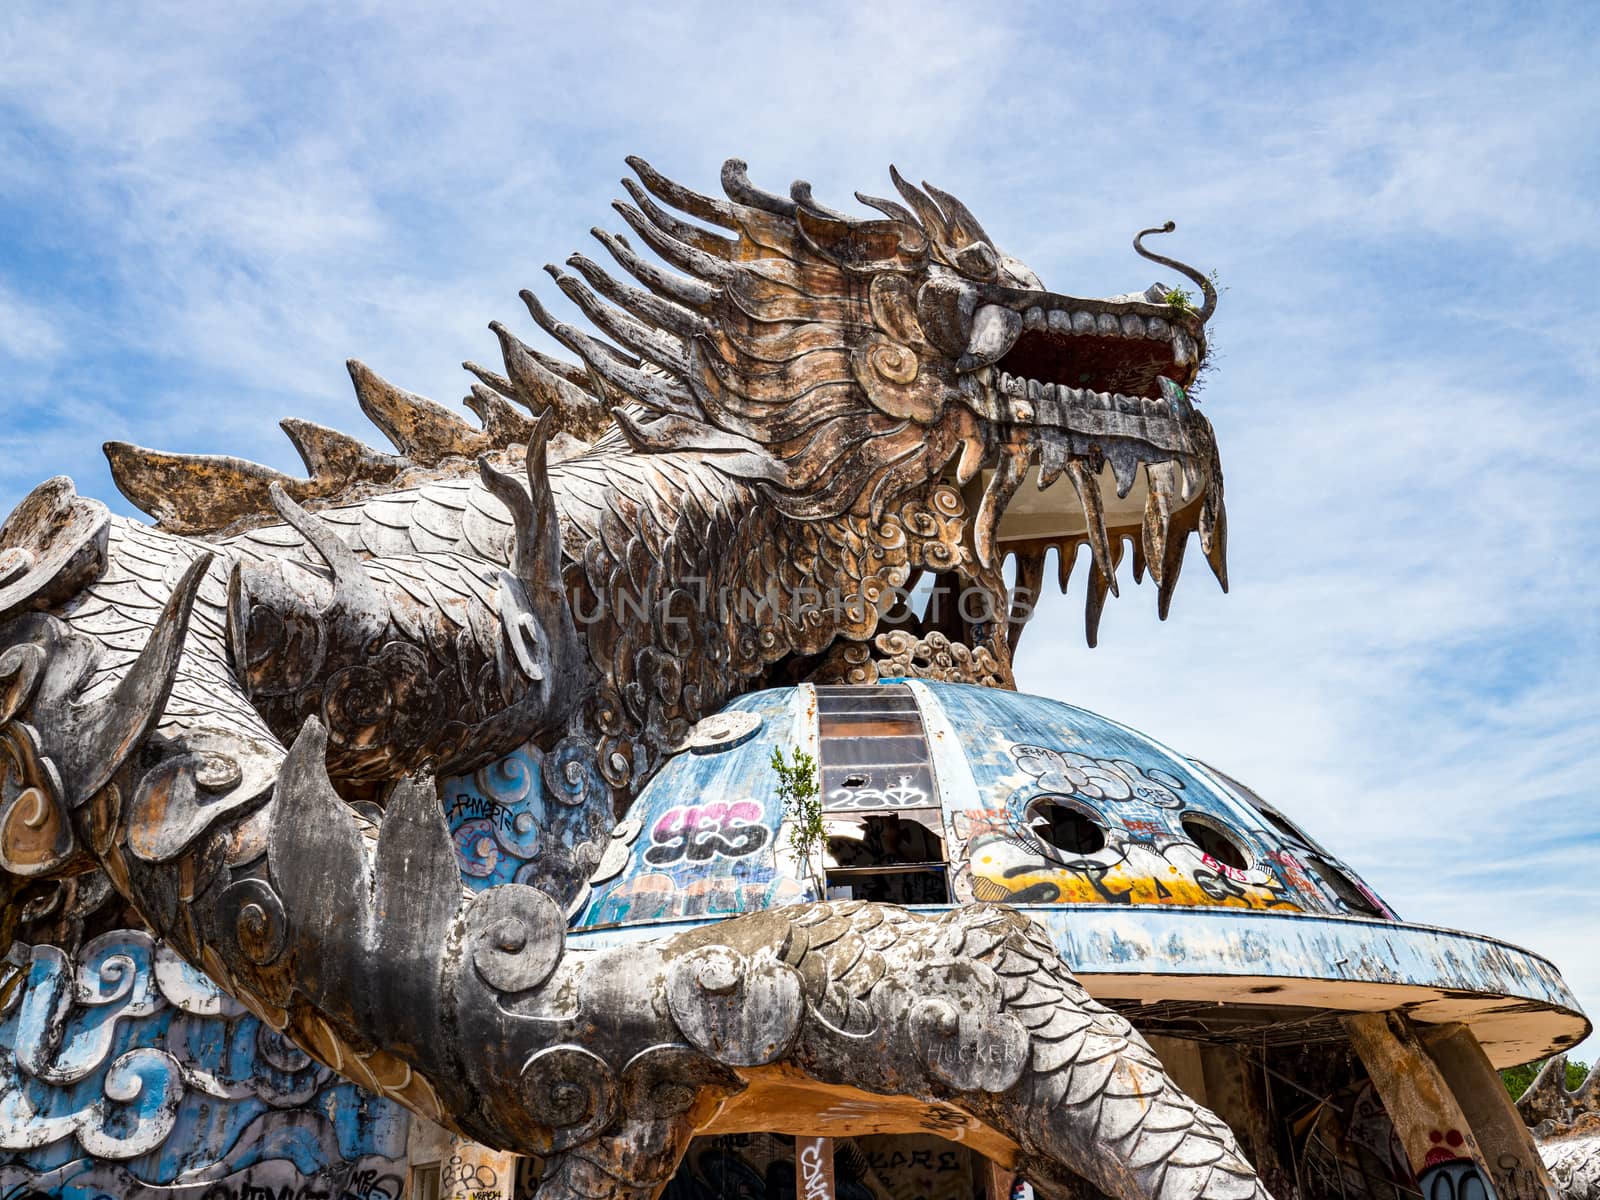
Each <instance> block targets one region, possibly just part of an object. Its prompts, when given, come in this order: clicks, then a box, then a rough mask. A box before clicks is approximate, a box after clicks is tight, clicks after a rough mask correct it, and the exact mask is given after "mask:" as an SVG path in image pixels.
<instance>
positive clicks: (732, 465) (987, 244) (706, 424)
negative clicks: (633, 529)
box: [507, 158, 1227, 644]
mask: <svg viewBox="0 0 1600 1200" xmlns="http://www.w3.org/2000/svg"><path fill="white" fill-rule="evenodd" d="M628 161H629V164H630V165H631V166H632V167H633V169H634V170H635V172H636V173H637V175H638V180H637V181H635V180H633V179H627V180H624V186H625V187H626V188H627V190H628V192H629V194H630V196H631V197H632V201H633V203H631V204H630V203H625V202H619V203H617V205H616V208H617V211H618V212H619V213H620V214H621V215H622V217H623V219H624V220H626V221H627V223H628V224H629V226H630V227H631V228H632V229H633V231H634V232H635V233H636V234H637V235H638V238H639V239H640V240H641V241H642V242H644V243H645V244H646V245H647V246H648V247H649V248H650V249H651V250H653V251H654V252H655V254H656V255H657V256H659V258H660V259H661V260H664V261H665V262H666V263H668V264H670V265H671V266H672V267H675V268H677V271H670V270H664V269H663V268H662V267H661V266H660V265H658V263H657V262H655V261H654V260H651V259H647V258H645V257H643V256H641V255H640V254H639V253H638V252H637V251H636V250H635V248H634V247H633V245H632V244H631V243H630V242H629V241H628V240H627V239H626V238H624V237H619V236H616V235H614V234H611V233H607V232H605V231H603V230H598V229H597V230H595V236H596V237H597V238H598V239H599V240H600V242H601V243H602V244H603V245H604V246H605V248H606V250H607V251H609V253H610V254H611V256H612V257H613V258H614V259H615V260H616V261H617V262H618V263H619V264H620V265H621V266H622V267H623V268H624V269H625V270H626V271H627V272H628V273H629V274H630V275H632V276H633V277H634V278H635V279H637V280H638V281H639V282H640V283H642V284H643V285H644V287H643V288H642V289H641V288H637V287H633V286H630V285H626V284H624V283H622V282H620V281H619V280H617V279H615V278H613V277H612V276H611V275H610V274H608V273H607V272H606V271H605V270H604V269H602V268H601V267H600V266H599V265H597V264H596V263H595V262H593V261H591V260H590V259H588V258H586V257H585V256H583V255H581V254H575V255H573V256H572V257H571V258H570V259H568V266H569V267H570V268H572V271H573V272H575V274H572V273H568V272H566V271H563V270H561V269H560V268H556V267H550V268H548V269H549V270H550V272H551V274H552V275H553V276H554V277H555V278H556V280H557V282H558V284H559V285H560V287H561V289H562V290H563V291H564V292H565V293H566V295H567V296H568V297H569V298H571V299H572V300H573V301H574V302H575V303H576V304H577V305H578V307H579V308H581V309H582V310H583V312H584V313H585V314H586V315H587V316H588V317H589V319H590V320H591V321H593V322H594V323H595V325H596V326H597V327H598V328H599V329H601V330H602V331H603V332H604V333H605V334H607V335H608V336H609V337H610V338H611V339H612V341H613V342H614V343H616V344H615V345H613V344H610V343H607V342H604V341H600V340H597V339H595V338H593V337H591V336H589V335H588V334H586V333H583V332H581V331H579V330H577V329H575V328H573V327H572V326H570V325H567V324H565V323H563V322H561V321H559V320H557V319H555V318H554V317H552V316H551V315H550V314H549V313H548V312H547V311H546V310H545V309H544V308H543V307H542V306H541V305H540V304H539V303H538V301H537V300H535V299H534V298H533V297H532V296H531V295H529V294H526V293H525V294H524V299H525V300H526V301H527V302H528V304H529V307H530V309H531V310H532V312H533V315H534V317H535V319H536V320H537V321H538V322H539V324H540V325H541V326H542V327H543V328H544V329H545V330H546V331H548V332H549V333H551V334H552V335H553V336H554V337H555V338H557V339H558V340H559V341H561V342H562V343H563V344H564V345H565V346H567V347H568V348H569V349H570V350H572V351H573V352H574V353H576V354H577V355H579V356H580V357H581V358H582V360H583V363H584V371H585V372H586V373H587V375H588V381H587V385H586V386H585V388H584V390H585V391H587V392H589V393H591V394H598V395H600V396H601V397H607V398H609V399H610V400H611V403H612V408H613V414H614V416H615V418H616V420H617V423H618V424H619V426H620V427H621V430H622V432H623V434H624V435H625V436H626V437H627V438H628V440H629V441H630V442H631V443H632V444H633V446H634V448H635V449H637V450H640V451H643V452H669V451H685V450H689V451H694V452H697V453H701V454H705V455H708V456H710V458H709V460H710V461H711V462H712V463H713V464H714V465H716V466H717V467H718V468H719V469H720V470H722V471H724V472H726V473H727V474H730V475H733V476H738V477H741V478H744V479H747V480H750V481H753V482H754V483H755V484H756V485H757V486H758V487H759V488H760V489H761V490H762V491H763V492H764V493H765V494H766V495H767V496H768V497H769V498H770V499H771V501H772V502H773V503H774V504H775V505H776V506H777V507H778V508H780V509H781V510H782V511H784V512H785V513H787V514H789V515H791V516H793V517H796V518H801V519H811V520H816V519H830V518H837V517H840V516H841V515H845V514H850V515H854V516H856V517H864V518H868V519H870V520H872V521H873V522H874V523H876V522H877V521H878V519H879V518H880V517H881V516H882V515H883V514H884V513H885V512H886V511H888V510H889V509H890V508H891V506H892V505H894V504H897V503H899V502H900V501H901V500H902V499H903V498H904V497H906V496H908V495H910V494H913V493H915V492H917V491H918V490H920V489H926V488H927V487H929V486H931V485H934V484H937V483H941V482H943V483H948V484H953V485H955V486H956V487H959V488H961V489H963V490H964V491H965V493H966V494H967V496H968V499H969V502H970V505H971V508H972V510H973V512H972V520H971V521H970V524H969V529H970V536H969V550H970V554H971V558H972V559H973V560H974V561H975V563H976V565H977V570H975V571H974V572H973V573H972V578H973V579H974V580H976V581H979V582H980V583H982V582H984V581H987V585H988V586H990V587H992V588H996V589H998V590H999V591H1000V592H1002V593H1003V592H1004V590H1005V589H1004V584H1003V583H1002V582H1001V579H1002V576H1001V573H1000V570H999V567H1000V565H1001V562H1002V559H1003V558H1004V557H1006V556H1007V555H1009V554H1012V553H1015V554H1016V555H1017V556H1018V563H1019V575H1018V579H1017V584H1018V588H1019V590H1020V589H1022V588H1028V589H1030V590H1031V591H1033V592H1034V593H1035V594H1036V592H1037V587H1038V583H1039V576H1040V574H1041V571H1042V565H1043V561H1044V556H1045V554H1046V552H1047V551H1048V550H1050V549H1052V548H1054V549H1056V550H1057V552H1058V556H1059V571H1060V578H1061V583H1062V587H1063V589H1064V588H1065V586H1066V579H1067V575H1068V573H1069V572H1070V570H1071V566H1072V561H1073V558H1074V557H1075V555H1076V552H1077V549H1078V547H1079V546H1080V545H1082V544H1085V543H1087V544H1088V546H1089V547H1090V550H1091V554H1092V558H1093V562H1094V568H1093V571H1092V576H1091V585H1090V590H1089V600H1088V608H1089V613H1088V617H1089V640H1090V643H1091V644H1093V642H1094V639H1095V628H1096V626H1097V624H1098V618H1099V610H1100V607H1101V605H1102V604H1103V601H1104V596H1105V593H1106V591H1107V590H1108V589H1109V590H1110V591H1111V592H1112V593H1115V592H1116V567H1117V564H1118V562H1119V561H1120V559H1121V558H1122V556H1123V546H1124V542H1125V541H1131V542H1132V544H1133V550H1134V569H1135V574H1136V576H1142V573H1143V570H1144V569H1145V567H1146V566H1148V568H1149V570H1150V573H1151V575H1152V577H1153V578H1154V579H1155V581H1156V583H1157V585H1158V587H1159V589H1160V608H1161V614H1162V616H1163V617H1164V616H1165V615H1166V610H1167V605H1168V603H1169V599H1170V595H1171V589H1172V585H1173V584H1174V583H1175V582H1176V578H1177V574H1178V569H1179V566H1180V564H1181V560H1182V554H1183V549H1184V545H1185V543H1186V541H1187V536H1188V534H1189V533H1190V532H1198V533H1199V535H1200V539H1201V543H1202V547H1203V549H1204V551H1205V553H1206V556H1207V559H1208V561H1209V562H1210V564H1211V566H1212V568H1213V570H1214V571H1215V572H1216V574H1217V577H1218V579H1219V581H1221V582H1222V584H1223V586H1224V587H1226V586H1227V585H1226V574H1225V570H1226V568H1225V565H1224V562H1225V560H1224V555H1225V546H1226V526H1225V517H1224V512H1223V507H1222V473H1221V469H1220V466H1219V463H1218V459H1217V455H1216V444H1215V440H1214V438H1213V437H1212V433H1211V427H1210V424H1209V423H1208V422H1207V421H1206V419H1205V418H1204V417H1203V416H1202V415H1201V414H1200V413H1199V412H1197V411H1196V410H1195V408H1194V406H1193V404H1192V403H1191V402H1190V400H1189V398H1188V394H1187V391H1186V389H1187V388H1189V387H1190V386H1191V385H1192V384H1193V382H1194V380H1195V377H1196V375H1197V373H1198V372H1199V370H1200V368H1201V365H1202V363H1203V361H1204V359H1205V354H1206V337H1205V322H1206V320H1207V319H1208V318H1209V317H1210V315H1211V313H1212V311H1213V309H1214V308H1215V305H1216V292H1215V290H1214V288H1213V287H1212V285H1211V283H1210V282H1209V281H1208V280H1207V279H1206V278H1205V277H1204V276H1202V275H1201V274H1200V273H1199V272H1197V271H1195V270H1193V269H1192V268H1190V267H1187V266H1185V265H1183V264H1181V263H1178V262H1175V261H1173V260H1171V259H1168V258H1164V257H1162V256H1160V255H1157V254H1154V253H1152V252H1151V251H1149V250H1147V249H1145V247H1144V245H1143V239H1144V238H1145V237H1147V236H1148V235H1150V234H1152V233H1157V232H1165V231H1167V230H1170V229H1171V228H1172V226H1171V224H1170V223H1169V224H1168V225H1167V226H1165V227H1163V229H1161V230H1145V231H1144V232H1143V233H1141V234H1140V235H1139V236H1138V237H1137V238H1135V240H1134V247H1135V249H1136V250H1137V251H1138V252H1139V253H1140V254H1142V255H1143V256H1144V257H1146V258H1149V259H1152V260H1153V261H1156V262H1160V263H1163V264H1166V265H1168V266H1170V267H1172V268H1173V269H1174V270H1177V271H1179V272H1182V273H1183V274H1184V275H1186V276H1188V277H1189V278H1190V279H1192V280H1194V282H1195V283H1196V284H1197V285H1198V286H1199V288H1200V291H1201V294H1202V295H1203V297H1204V302H1203V304H1202V305H1201V306H1200V307H1198V308H1196V307H1194V306H1193V305H1192V304H1190V303H1189V300H1188V297H1187V293H1185V292H1183V291H1181V290H1178V289H1169V288H1167V287H1166V286H1165V285H1162V284H1156V285H1154V286H1152V287H1151V288H1149V289H1148V290H1147V291H1145V292H1140V293H1132V294H1128V295H1121V296H1115V297H1110V298H1102V299H1089V298H1084V297H1078V296H1071V295H1066V294H1063V293H1059V292H1052V291H1050V290H1048V289H1046V288H1045V287H1044V285H1043V284H1042V283H1041V282H1040V280H1039V278H1038V276H1037V275H1036V274H1035V273H1034V272H1033V271H1032V270H1030V269H1029V268H1028V267H1027V266H1025V265H1024V264H1023V263H1021V262H1019V261H1018V260H1017V259H1015V258H1013V257H1011V256H1010V255H1008V254H1006V253H1004V252H1003V251H1001V250H1000V249H999V248H998V246H997V245H996V243H995V241H994V239H993V238H992V237H990V236H989V234H988V233H987V232H986V231H985V230H984V228H983V227H982V225H980V224H979V223H978V221H977V219H976V218H975V217H974V216H973V215H972V213H971V212H970V211H969V210H968V209H967V207H966V206H965V205H964V204H962V202H961V201H959V200H958V199H956V198H955V197H954V196H951V195H949V194H948V193H946V192H943V191H941V190H939V189H938V188H935V187H932V186H930V185H927V184H924V185H923V187H921V188H918V187H916V186H914V185H913V184H910V183H908V182H907V181H906V180H905V179H903V178H901V176H900V174H899V173H898V172H897V171H894V170H893V169H892V168H891V174H892V177H893V180H894V185H895V187H896V189H897V190H898V192H899V194H900V196H901V197H902V199H903V201H904V203H901V202H899V201H893V200H886V199H881V198H877V197H873V196H866V195H862V194H860V193H858V194H857V199H858V200H859V201H861V202H862V203H863V204H865V205H867V206H869V207H871V208H873V209H875V210H877V212H878V213H879V214H881V216H877V217H873V218H864V217H853V216H848V215H846V214H843V213H840V212H837V211H834V210H832V209H829V208H825V207H824V206H823V205H821V204H820V203H818V202H817V201H816V200H815V199H814V198H813V196H812V194H811V188H810V185H809V184H806V183H804V182H797V183H796V184H795V185H794V186H793V188H792V189H791V191H790V195H789V196H788V197H784V196H779V195H775V194H772V193H769V192H766V191H763V190H761V189H759V188H757V187H756V186H755V185H753V184H752V183H751V182H750V180H749V179H748V177H747V175H746V169H745V164H744V163H743V162H741V161H739V160H737V159H734V160H730V161H729V162H728V163H727V164H726V165H725V166H724V168H723V172H722V184H723V189H724V191H725V193H726V197H727V198H726V199H722V198H716V197H711V196H706V195H701V194H699V193H697V192H693V191H690V190H688V189H687V188H684V187H682V186H681V185H679V184H677V183H675V182H673V181H672V180H670V179H668V178H666V177H665V176H663V175H661V174H660V173H658V172H657V171H655V170H654V169H653V168H652V167H650V165H649V164H648V163H645V162H644V161H642V160H640V159H638V158H631V159H629V160H628ZM673 210H676V211H673ZM679 214H684V215H686V216H687V217H690V218H695V219H696V220H698V221H699V222H704V225H702V224H696V223H694V222H693V221H690V220H686V219H684V215H679ZM705 225H710V226H714V227H717V229H720V230H722V231H726V232H715V231H713V230H712V229H708V228H706V227H705ZM678 272H682V273H681V274H680V273H678ZM619 346H620V347H621V349H619V348H618V347H619ZM523 349H526V348H523ZM507 358H508V364H510V363H511V360H512V358H513V354H511V353H508V356H507ZM546 362H547V365H548V360H546ZM545 390H546V391H548V390H549V389H548V388H546V389H545ZM1107 467H1109V472H1107V471H1106V468H1107ZM1141 467H1142V468H1143V470H1142V472H1141V470H1140V468H1141ZM1107 475H1109V478H1107V477H1106V476H1107ZM1063 477H1065V478H1064V479H1063ZM1030 479H1031V480H1032V481H1033V483H1034V484H1035V485H1036V487H1035V488H1034V489H1030V492H1031V494H1028V493H1024V494H1022V495H1019V493H1022V492H1023V485H1024V484H1025V483H1026V482H1028V481H1029V480H1030ZM1003 599H1004V596H1003V595H1001V596H996V597H995V600H996V602H997V603H998V602H1001V601H1003ZM1012 611H1013V613H1016V612H1017V611H1018V610H1017V609H1016V607H1015V605H1013V607H1012ZM1024 619H1025V617H1024ZM1016 621H1017V618H1016V617H1015V616H1014V617H1013V622H1014V623H1015V622H1016ZM1014 637H1015V631H1013V640H1014Z"/></svg>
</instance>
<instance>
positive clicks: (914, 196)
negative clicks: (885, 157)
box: [889, 163, 950, 246]
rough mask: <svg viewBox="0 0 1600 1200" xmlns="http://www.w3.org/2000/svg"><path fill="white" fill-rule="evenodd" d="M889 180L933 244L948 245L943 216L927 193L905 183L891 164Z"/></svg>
mask: <svg viewBox="0 0 1600 1200" xmlns="http://www.w3.org/2000/svg"><path fill="white" fill-rule="evenodd" d="M889 178H890V179H892V180H894V186H895V190H896V191H897V192H899V193H900V194H901V195H902V196H904V197H905V200H906V203H907V204H909V205H911V207H912V209H913V210H914V211H915V212H916V214H917V217H918V219H919V220H920V221H921V223H922V227H923V229H924V231H925V232H926V233H927V235H928V237H929V238H931V239H932V240H933V241H935V242H940V243H943V244H944V245H946V246H948V245H950V230H949V228H948V227H947V226H946V225H945V221H944V214H943V213H942V212H940V211H939V206H938V205H937V204H935V203H934V202H933V200H932V199H930V198H929V197H928V195H927V193H925V192H922V191H919V190H918V189H917V187H916V185H915V184H911V183H907V182H906V180H905V177H904V176H903V175H901V174H900V172H899V171H898V170H897V169H896V168H895V167H894V165H893V164H892V163H891V164H890V166H889Z"/></svg>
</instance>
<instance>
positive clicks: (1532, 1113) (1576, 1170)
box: [1517, 1054, 1600, 1200]
mask: <svg viewBox="0 0 1600 1200" xmlns="http://www.w3.org/2000/svg"><path fill="white" fill-rule="evenodd" d="M1517 1112H1518V1113H1519V1114H1520V1115H1521V1117H1522V1119H1523V1120H1524V1121H1525V1122H1527V1125H1528V1128H1530V1129H1531V1130H1533V1135H1534V1140H1535V1142H1536V1143H1537V1144H1538V1146H1539V1154H1540V1157H1542V1158H1543V1159H1544V1165H1545V1167H1546V1168H1547V1169H1548V1170H1549V1172H1550V1178H1551V1179H1552V1180H1554V1181H1555V1184H1556V1186H1557V1187H1559V1188H1560V1189H1561V1192H1562V1194H1563V1195H1564V1196H1566V1197H1568V1198H1569V1200H1596V1198H1597V1197H1600V1066H1597V1067H1595V1068H1594V1069H1593V1070H1592V1071H1590V1072H1589V1074H1588V1076H1587V1077H1586V1078H1585V1079H1584V1080H1583V1082H1582V1083H1580V1084H1579V1085H1578V1087H1577V1088H1576V1089H1571V1090H1569V1089H1568V1087H1567V1056H1566V1055H1565V1054H1557V1055H1554V1056H1553V1057H1552V1058H1550V1060H1549V1061H1548V1062H1546V1063H1545V1064H1544V1066H1543V1067H1541V1068H1540V1070H1539V1074H1538V1075H1536V1076H1534V1080H1533V1082H1532V1083H1531V1084H1529V1085H1528V1090H1527V1091H1525V1092H1524V1093H1523V1094H1522V1097H1521V1099H1519V1100H1518V1101H1517Z"/></svg>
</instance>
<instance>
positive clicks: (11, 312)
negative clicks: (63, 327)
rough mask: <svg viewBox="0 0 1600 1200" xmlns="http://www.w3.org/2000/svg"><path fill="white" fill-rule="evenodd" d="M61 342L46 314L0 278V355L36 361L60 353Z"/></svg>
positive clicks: (58, 333)
mask: <svg viewBox="0 0 1600 1200" xmlns="http://www.w3.org/2000/svg"><path fill="white" fill-rule="evenodd" d="M63 344H64V343H63V340H62V336H61V333H60V331H59V330H58V329H57V328H56V325H55V322H54V321H52V320H51V319H50V316H49V314H47V313H46V312H45V311H43V310H42V309H41V308H39V307H37V306H35V305H32V304H29V303H28V302H27V301H25V300H24V299H23V298H22V297H21V296H19V295H17V293H16V292H15V291H13V290H12V289H11V288H9V287H7V286H6V285H5V283H4V282H3V281H0V355H3V356H5V357H8V358H11V359H15V360H18V361H21V362H23V363H37V362H39V361H41V360H47V359H50V358H53V357H54V356H55V355H57V354H59V353H60V352H61V349H62V346H63Z"/></svg>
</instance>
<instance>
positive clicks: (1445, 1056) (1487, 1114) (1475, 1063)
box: [1417, 1024, 1560, 1200]
mask: <svg viewBox="0 0 1600 1200" xmlns="http://www.w3.org/2000/svg"><path fill="white" fill-rule="evenodd" d="M1417 1032H1418V1034H1419V1035H1420V1036H1421V1038H1422V1044H1423V1047H1424V1048H1425V1049H1426V1050H1427V1052H1428V1056H1429V1057H1430V1058H1432V1059H1433V1061H1434V1063H1435V1064H1436V1065H1437V1066H1438V1068H1439V1071H1440V1073H1441V1074H1443V1075H1444V1077H1445V1080H1446V1082H1448V1083H1449V1085H1450V1090H1451V1092H1452V1093H1454V1094H1455V1098H1456V1102H1457V1103H1458V1104H1460V1105H1461V1111H1462V1112H1463V1113H1464V1114H1465V1115H1466V1118H1467V1121H1468V1123H1469V1124H1471V1126H1472V1133H1473V1136H1474V1137H1475V1138H1477V1141H1478V1146H1479V1148H1480V1149H1481V1150H1482V1151H1483V1157H1484V1161H1486V1162H1487V1163H1488V1164H1489V1177H1490V1178H1491V1179H1492V1180H1493V1181H1494V1189H1495V1191H1496V1193H1498V1195H1499V1197H1500V1200H1547V1197H1552V1196H1557V1195H1559V1194H1560V1193H1559V1192H1558V1191H1557V1189H1556V1187H1555V1184H1554V1182H1553V1181H1552V1180H1551V1178H1550V1174H1549V1172H1548V1171H1547V1170H1546V1169H1545V1165H1544V1161H1543V1159H1541V1158H1540V1157H1539V1150H1538V1147H1536V1146H1535V1145H1534V1144H1533V1135H1532V1134H1531V1133H1530V1132H1529V1130H1528V1127H1527V1125H1526V1124H1525V1123H1524V1122H1523V1120H1522V1117H1521V1115H1520V1114H1519V1113H1518V1112H1517V1108H1516V1105H1515V1104H1513V1103H1512V1100H1511V1096H1510V1095H1509V1094H1508V1093H1507V1092H1506V1089H1505V1085H1504V1084H1503V1083H1501V1082H1500V1073H1499V1072H1498V1071H1496V1070H1495V1069H1494V1068H1493V1067H1492V1066H1490V1065H1489V1057H1488V1055H1486V1054H1484V1052H1483V1047H1482V1046H1480V1045H1479V1044H1478V1039H1477V1038H1475V1037H1473V1036H1472V1031H1471V1030H1470V1029H1468V1028H1467V1027H1466V1026H1465V1025H1456V1024H1451V1025H1420V1026H1418V1027H1417Z"/></svg>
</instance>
